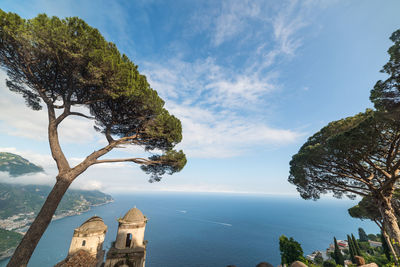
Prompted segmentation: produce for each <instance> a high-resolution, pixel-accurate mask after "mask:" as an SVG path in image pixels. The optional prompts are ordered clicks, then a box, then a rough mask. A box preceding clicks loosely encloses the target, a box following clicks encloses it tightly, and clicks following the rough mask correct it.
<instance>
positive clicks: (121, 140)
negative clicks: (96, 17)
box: [0, 10, 186, 180]
mask: <svg viewBox="0 0 400 267" xmlns="http://www.w3.org/2000/svg"><path fill="white" fill-rule="evenodd" d="M0 64H1V67H2V68H3V69H4V70H6V71H7V75H8V80H7V86H8V88H9V89H10V90H11V91H14V92H16V93H19V94H21V95H22V96H23V97H24V99H25V101H26V104H27V105H28V106H29V107H31V108H32V109H34V110H40V109H42V107H43V106H46V107H47V108H48V109H49V110H50V111H51V110H56V111H58V112H55V113H56V114H60V115H58V116H57V117H56V119H55V121H54V123H55V124H56V125H59V124H60V123H61V122H62V121H63V120H64V119H65V118H66V117H68V116H80V117H83V118H87V119H93V120H94V121H95V125H96V126H95V129H96V130H97V131H99V132H101V133H102V134H104V135H105V137H106V138H107V141H108V142H109V144H115V146H113V147H116V146H119V145H126V144H133V145H139V146H142V147H144V148H145V149H146V150H157V151H161V152H162V154H161V155H156V156H153V157H152V158H149V159H135V160H131V161H132V162H136V163H138V164H141V165H142V166H145V167H143V169H145V171H146V172H148V173H151V174H152V176H153V178H155V179H156V180H159V179H160V174H164V173H165V172H167V173H173V172H176V171H180V170H181V169H182V168H183V166H184V165H185V163H186V158H185V155H184V153H183V152H182V151H173V150H172V149H173V147H174V146H175V145H176V144H178V143H179V142H180V141H181V140H182V126H181V122H180V121H179V120H178V119H177V118H176V117H174V116H173V115H171V114H169V112H168V111H167V110H166V109H165V108H164V101H163V100H162V99H161V98H160V97H159V96H158V94H157V92H156V91H155V90H153V89H152V88H151V87H150V85H149V84H148V82H147V79H146V77H145V76H144V75H141V74H140V73H139V71H138V66H137V65H135V64H134V63H133V62H132V61H131V60H130V59H129V58H128V57H127V56H126V55H124V54H121V53H120V52H119V51H118V49H117V47H116V45H115V44H113V43H111V42H107V41H106V40H105V39H104V37H103V36H102V35H101V34H100V32H99V31H98V30H97V29H95V28H92V27H90V26H89V25H88V24H87V23H86V22H84V21H83V20H81V19H79V18H76V17H71V18H65V19H59V18H57V17H48V16H46V15H45V14H41V15H38V16H37V17H35V18H32V19H23V18H21V17H19V16H18V15H17V14H14V13H6V12H4V11H2V10H0ZM82 106H83V107H86V108H87V109H88V111H89V112H90V114H89V112H88V114H83V113H81V112H77V110H76V107H82ZM96 163H97V162H96ZM99 163H100V161H99Z"/></svg>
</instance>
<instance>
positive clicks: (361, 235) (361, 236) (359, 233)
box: [358, 227, 368, 242]
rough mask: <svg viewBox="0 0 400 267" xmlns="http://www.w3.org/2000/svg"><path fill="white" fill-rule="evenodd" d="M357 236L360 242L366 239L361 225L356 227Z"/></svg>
mask: <svg viewBox="0 0 400 267" xmlns="http://www.w3.org/2000/svg"><path fill="white" fill-rule="evenodd" d="M358 236H359V238H360V241H361V242H366V241H368V236H367V234H366V233H365V231H364V229H362V228H361V227H360V228H358Z"/></svg>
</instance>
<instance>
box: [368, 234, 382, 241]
mask: <svg viewBox="0 0 400 267" xmlns="http://www.w3.org/2000/svg"><path fill="white" fill-rule="evenodd" d="M368 240H372V241H378V242H379V241H380V240H381V239H380V238H379V236H377V235H374V234H368Z"/></svg>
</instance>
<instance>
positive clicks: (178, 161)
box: [141, 150, 186, 182]
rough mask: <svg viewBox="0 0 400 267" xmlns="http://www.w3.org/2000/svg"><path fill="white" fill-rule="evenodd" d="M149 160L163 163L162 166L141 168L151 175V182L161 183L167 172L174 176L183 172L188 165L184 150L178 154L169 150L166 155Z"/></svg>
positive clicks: (153, 165) (154, 165) (155, 165)
mask: <svg viewBox="0 0 400 267" xmlns="http://www.w3.org/2000/svg"><path fill="white" fill-rule="evenodd" d="M149 159H150V160H152V161H154V162H158V161H160V162H162V163H161V164H159V163H155V164H149V165H142V166H141V168H142V170H144V171H145V172H146V173H149V174H151V180H150V181H151V182H152V181H159V180H160V177H161V176H162V175H163V174H165V173H166V172H167V173H168V174H172V173H174V172H178V171H180V170H182V169H183V167H184V166H185V164H186V157H185V154H184V153H183V151H182V150H180V151H178V152H177V151H175V150H169V151H167V152H166V153H165V154H164V155H161V156H159V155H155V156H152V157H150V158H149Z"/></svg>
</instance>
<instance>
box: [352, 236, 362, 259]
mask: <svg viewBox="0 0 400 267" xmlns="http://www.w3.org/2000/svg"><path fill="white" fill-rule="evenodd" d="M351 238H352V239H353V244H354V248H355V253H354V254H355V255H357V256H361V250H360V246H359V245H358V242H357V239H356V238H355V237H354V235H353V234H351Z"/></svg>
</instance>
